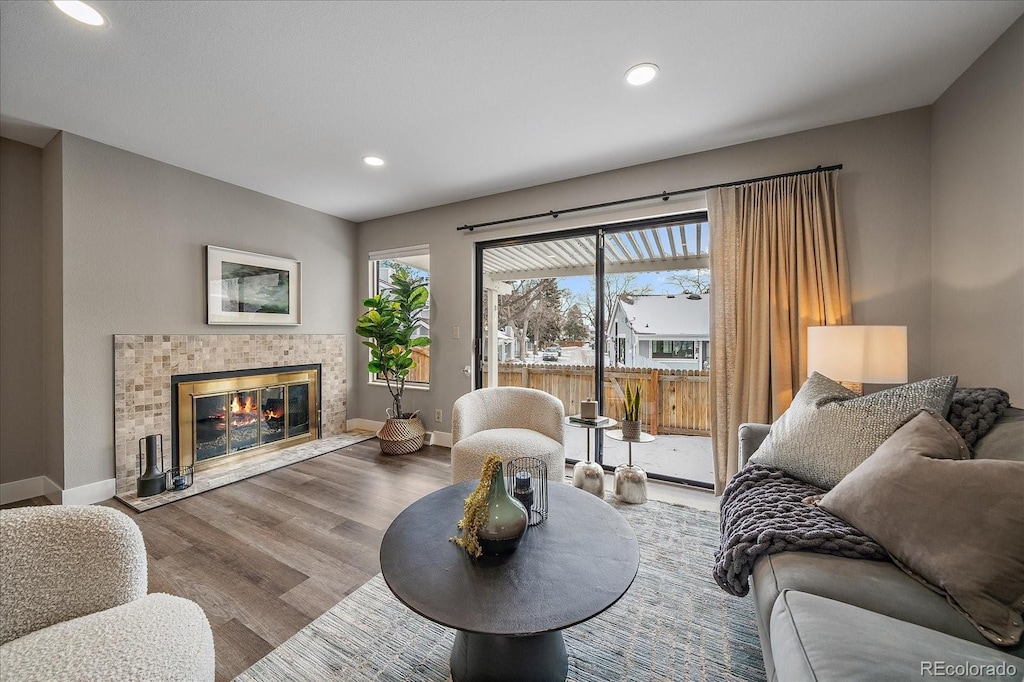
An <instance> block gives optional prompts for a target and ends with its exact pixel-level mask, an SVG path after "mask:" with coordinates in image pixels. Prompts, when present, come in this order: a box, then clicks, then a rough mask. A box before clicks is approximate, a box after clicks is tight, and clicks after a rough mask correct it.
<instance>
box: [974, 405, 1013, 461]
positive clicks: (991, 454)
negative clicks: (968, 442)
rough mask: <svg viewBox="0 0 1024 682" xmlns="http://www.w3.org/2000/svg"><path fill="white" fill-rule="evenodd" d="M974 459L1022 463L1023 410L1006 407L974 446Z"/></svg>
mask: <svg viewBox="0 0 1024 682" xmlns="http://www.w3.org/2000/svg"><path fill="white" fill-rule="evenodd" d="M974 459H1001V460H1005V461H1008V462H1024V410H1022V409H1020V408H1019V407H1008V408H1007V409H1006V412H1004V413H1003V416H1001V417H1000V418H999V419H998V420H997V421H996V423H995V424H993V425H992V428H991V429H989V431H988V433H987V434H985V436H984V437H983V438H979V439H978V442H977V443H976V444H975V446H974Z"/></svg>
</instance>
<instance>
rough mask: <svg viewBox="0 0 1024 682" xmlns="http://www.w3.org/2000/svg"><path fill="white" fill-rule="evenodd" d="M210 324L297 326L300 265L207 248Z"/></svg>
mask: <svg viewBox="0 0 1024 682" xmlns="http://www.w3.org/2000/svg"><path fill="white" fill-rule="evenodd" d="M206 250H207V256H206V261H207V262H206V277H207V297H208V300H207V319H206V321H207V323H208V324H242V325H265V324H284V325H297V324H299V323H300V318H299V303H300V297H299V288H300V280H299V278H300V263H299V261H296V260H291V259H288V258H280V257H277V256H265V255H262V254H258V253H249V252H247V251H236V250H234V249H226V248H223V247H219V246H208V247H206Z"/></svg>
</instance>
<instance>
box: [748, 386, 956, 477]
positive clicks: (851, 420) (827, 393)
mask: <svg viewBox="0 0 1024 682" xmlns="http://www.w3.org/2000/svg"><path fill="white" fill-rule="evenodd" d="M955 388H956V377H955V376H945V377H939V378H936V379H928V380H925V381H918V382H915V383H912V384H905V385H902V386H896V387H895V388H890V389H888V390H886V391H879V392H878V393H872V394H871V395H866V396H858V395H857V394H855V393H854V392H853V391H850V390H849V389H846V388H844V387H842V386H840V385H839V384H837V383H836V382H834V381H832V380H831V379H829V378H828V377H825V376H822V375H821V374H818V373H817V372H813V373H812V374H811V376H809V377H808V378H807V381H806V382H804V385H803V386H801V387H800V390H799V391H798V392H797V394H796V396H795V397H794V398H793V403H792V404H791V405H790V407H789V409H788V410H786V411H785V412H784V413H783V414H782V416H781V417H779V418H778V420H776V422H775V423H774V424H772V428H771V431H770V432H769V433H768V437H767V438H765V440H764V442H763V443H761V447H760V448H758V450H757V452H756V453H754V455H753V456H752V457H751V458H750V461H751V462H754V463H756V464H761V465H763V466H768V467H774V468H776V469H782V470H783V471H785V472H786V473H788V474H789V475H790V476H794V477H796V478H799V479H800V480H802V481H806V482H807V483H810V484H811V485H814V486H817V487H819V488H823V489H825V490H828V489H829V488H832V487H834V486H835V485H836V484H837V483H839V481H841V480H842V479H843V477H844V476H846V475H847V474H848V473H850V472H851V471H853V470H854V469H855V468H856V467H857V465H859V464H860V463H861V462H863V461H864V460H865V459H867V458H868V457H869V456H870V455H871V453H873V452H874V451H875V450H876V449H877V448H878V446H879V445H881V444H882V443H884V442H885V440H886V439H887V438H888V437H889V436H891V435H892V433H893V432H894V431H895V430H896V429H898V428H899V427H900V426H902V425H903V424H904V423H906V422H907V421H908V420H909V419H910V418H911V417H913V416H914V415H915V414H916V413H917V412H918V411H919V410H921V409H922V408H930V409H933V410H935V411H937V412H939V413H941V414H945V411H946V409H947V408H948V407H949V403H950V400H952V397H953V390H954V389H955Z"/></svg>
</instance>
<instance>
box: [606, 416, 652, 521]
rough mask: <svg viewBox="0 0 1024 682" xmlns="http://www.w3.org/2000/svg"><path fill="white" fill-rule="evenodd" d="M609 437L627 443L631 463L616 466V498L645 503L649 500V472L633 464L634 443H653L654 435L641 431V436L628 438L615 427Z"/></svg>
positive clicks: (630, 502) (628, 501)
mask: <svg viewBox="0 0 1024 682" xmlns="http://www.w3.org/2000/svg"><path fill="white" fill-rule="evenodd" d="M608 437H609V438H611V439H612V440H619V441H622V442H623V443H626V445H627V447H628V448H629V463H628V464H620V465H619V466H617V467H615V499H617V500H620V501H622V502H626V503H628V504H643V503H644V502H646V501H647V472H646V471H644V470H643V469H641V468H640V467H638V466H635V465H634V464H633V443H653V442H654V436H652V435H651V434H649V433H643V432H641V433H640V437H639V438H626V437H625V436H623V435H622V430H621V429H615V430H613V431H609V432H608Z"/></svg>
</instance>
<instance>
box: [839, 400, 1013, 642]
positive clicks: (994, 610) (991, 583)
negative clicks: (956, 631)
mask: <svg viewBox="0 0 1024 682" xmlns="http://www.w3.org/2000/svg"><path fill="white" fill-rule="evenodd" d="M967 455H968V451H967V445H966V444H965V443H964V441H963V439H962V438H961V437H960V436H959V435H958V434H957V433H956V431H955V430H954V429H953V427H952V426H950V425H949V424H948V423H947V422H946V421H945V420H944V419H942V417H940V416H938V415H937V414H935V413H933V412H929V411H922V412H921V413H920V414H918V415H917V416H916V417H914V418H913V419H912V420H911V421H910V422H908V423H907V424H906V425H905V426H903V427H902V428H900V429H899V430H898V431H897V432H896V433H894V434H893V436H892V437H891V438H889V440H887V441H886V442H885V443H884V444H882V446H881V447H879V448H878V450H877V451H876V452H875V453H874V454H873V455H871V457H869V458H868V459H867V460H866V461H865V462H864V463H863V464H861V465H860V466H859V467H857V469H856V471H854V472H852V473H851V474H850V475H849V476H847V477H846V478H845V479H844V480H843V481H842V482H841V483H840V484H839V485H837V486H836V487H835V488H834V489H832V490H831V491H830V492H829V493H828V494H826V495H825V496H824V497H823V498H822V500H821V502H820V506H821V507H822V508H823V509H825V510H826V511H829V512H831V513H833V514H835V515H836V516H838V517H840V518H841V519H843V520H845V521H846V522H847V523H850V524H852V525H853V526H855V527H857V528H859V529H860V530H862V531H863V532H864V533H866V534H868V535H869V536H871V537H872V538H874V539H875V540H876V541H877V542H878V543H879V544H880V545H882V546H883V547H885V549H886V551H888V552H889V554H890V555H891V556H892V557H893V559H894V560H895V561H896V563H897V564H898V565H899V566H900V567H902V568H904V570H906V571H907V572H908V573H910V574H911V575H913V576H915V577H917V578H919V579H921V580H924V581H927V583H928V584H929V585H930V586H932V587H933V588H934V589H936V590H940V591H941V592H943V593H944V594H945V595H946V596H947V598H948V599H949V602H950V604H952V605H953V606H954V607H955V608H957V609H959V610H960V611H961V612H962V613H963V614H964V615H965V616H966V617H967V618H968V619H969V620H970V621H971V622H972V623H974V625H975V627H977V628H978V630H979V631H980V632H981V634H983V635H985V636H986V637H988V638H989V639H990V640H991V641H992V642H994V643H996V644H999V645H1003V646H1006V645H1009V644H1016V643H1018V642H1019V641H1020V636H1021V632H1022V631H1024V626H1022V620H1024V619H1022V617H1021V612H1022V611H1024V532H1022V530H1021V529H1024V505H1022V504H1021V491H1024V464H1022V463H1020V462H1003V461H998V460H970V459H963V458H965V457H967Z"/></svg>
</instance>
